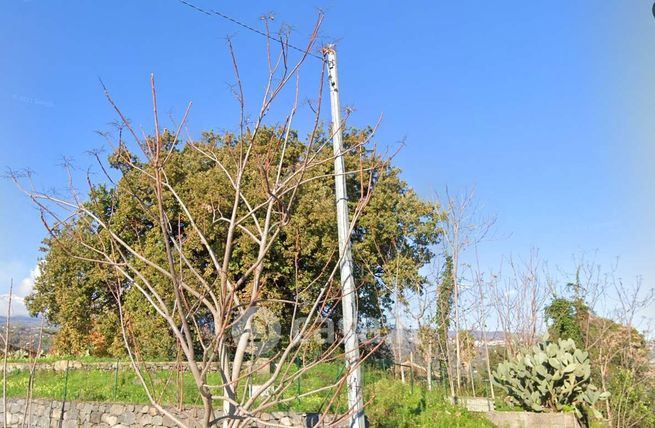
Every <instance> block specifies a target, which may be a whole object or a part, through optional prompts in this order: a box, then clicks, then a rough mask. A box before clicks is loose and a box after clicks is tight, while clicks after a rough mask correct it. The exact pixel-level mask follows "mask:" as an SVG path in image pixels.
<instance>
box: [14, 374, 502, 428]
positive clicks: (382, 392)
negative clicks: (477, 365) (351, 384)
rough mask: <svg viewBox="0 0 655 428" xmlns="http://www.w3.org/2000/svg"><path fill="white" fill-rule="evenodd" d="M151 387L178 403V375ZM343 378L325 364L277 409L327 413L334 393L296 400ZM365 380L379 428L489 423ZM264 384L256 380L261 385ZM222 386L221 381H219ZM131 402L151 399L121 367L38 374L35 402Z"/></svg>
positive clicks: (156, 378) (464, 427)
mask: <svg viewBox="0 0 655 428" xmlns="http://www.w3.org/2000/svg"><path fill="white" fill-rule="evenodd" d="M148 373H149V376H148V382H149V384H150V385H152V386H153V388H152V390H153V391H155V396H156V398H157V399H158V400H159V401H160V402H161V403H163V404H168V405H174V404H177V403H178V402H179V401H178V400H179V399H180V397H179V396H178V388H177V373H176V372H174V371H163V370H157V371H151V372H148ZM341 374H342V365H341V364H324V365H321V366H318V367H315V368H313V369H312V370H310V371H309V372H308V373H306V374H305V375H303V377H302V378H301V379H300V381H299V382H294V383H293V384H292V385H290V387H289V388H288V389H287V391H286V392H285V397H286V398H290V399H291V400H290V401H289V402H287V403H285V404H284V405H279V406H277V407H276V408H273V409H270V410H271V411H275V410H290V411H297V412H320V411H322V410H324V409H325V407H326V405H327V403H328V400H329V398H330V397H331V396H332V392H331V391H323V392H321V393H315V394H312V395H309V396H306V397H302V398H300V399H296V398H295V397H296V396H297V395H298V394H302V393H304V392H307V391H311V390H313V389H316V388H318V387H321V386H325V385H329V384H331V383H334V381H335V380H336V379H338V378H339V377H340V376H341ZM211 376H212V378H210V379H209V380H210V382H211V381H216V382H217V381H218V379H217V376H218V374H216V373H212V374H211ZM363 377H364V381H365V386H366V388H365V391H366V394H365V401H366V402H367V406H366V412H367V415H368V417H369V419H370V421H371V423H372V424H371V425H372V426H375V427H381V428H384V427H401V428H402V427H435V428H441V427H443V428H445V427H455V428H469V427H471V428H472V427H485V426H489V427H491V426H492V425H491V424H489V423H488V422H487V421H486V420H485V419H484V418H483V417H482V416H479V415H476V414H472V413H469V412H467V411H465V410H463V409H461V408H459V407H456V406H452V405H451V404H450V403H449V402H448V401H447V399H446V395H445V394H444V392H443V391H442V390H440V389H439V390H437V391H432V392H430V391H427V390H426V388H425V387H424V386H423V385H422V384H420V383H418V382H417V383H416V384H414V385H410V384H403V383H401V382H400V381H398V380H394V379H393V378H391V377H390V375H389V373H388V372H387V371H384V370H381V369H378V368H376V367H372V366H366V367H364V368H363ZM28 380H29V373H28V372H27V371H24V370H23V371H14V372H12V373H10V374H8V376H7V387H8V390H7V395H8V396H9V397H17V398H18V397H21V398H23V397H26V396H27V385H28ZM262 380H263V379H261V378H260V379H253V382H254V383H259V382H261V381H262ZM217 383H218V382H217ZM64 396H66V400H69V401H70V400H80V401H100V402H105V401H106V402H127V403H134V404H148V403H149V400H148V398H147V396H146V394H145V392H144V390H143V387H142V386H141V384H140V382H139V380H138V379H137V377H136V375H135V374H134V372H133V371H132V370H131V369H128V368H121V369H120V370H119V371H118V373H116V371H113V370H112V371H107V370H95V369H94V370H74V369H71V370H69V371H68V375H66V372H55V371H50V370H41V371H37V372H36V375H35V380H34V388H33V397H34V398H46V399H56V400H63V399H64ZM182 401H183V402H184V404H186V405H198V404H200V398H199V395H198V392H197V390H196V387H195V384H194V382H193V379H192V378H191V375H190V374H188V373H184V375H183V388H182ZM345 409H346V398H345V391H341V393H340V394H339V396H338V397H337V400H336V402H335V403H334V406H333V407H332V408H331V411H333V412H343V411H345Z"/></svg>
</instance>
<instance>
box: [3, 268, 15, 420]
mask: <svg viewBox="0 0 655 428" xmlns="http://www.w3.org/2000/svg"><path fill="white" fill-rule="evenodd" d="M13 291H14V280H13V278H12V280H11V284H10V285H9V301H8V302H7V323H6V324H5V355H4V358H3V364H2V415H3V421H4V427H5V428H7V426H8V425H7V354H8V353H9V324H10V320H11V298H12V296H13Z"/></svg>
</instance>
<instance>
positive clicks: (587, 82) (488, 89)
mask: <svg viewBox="0 0 655 428" xmlns="http://www.w3.org/2000/svg"><path fill="white" fill-rule="evenodd" d="M195 3H196V4H198V5H199V6H202V7H206V8H214V9H216V10H220V11H221V12H223V13H225V14H228V15H231V16H234V17H238V18H239V19H241V20H243V21H244V22H246V23H248V24H250V25H253V26H258V25H261V21H260V20H259V17H260V16H261V15H263V14H268V13H270V12H271V11H272V12H273V13H274V14H275V16H276V20H275V21H274V23H275V24H276V25H279V24H282V23H287V24H291V25H292V26H293V27H294V30H295V32H294V34H293V40H292V41H293V42H295V43H297V44H301V43H302V40H303V39H304V37H305V36H306V35H307V34H308V33H309V32H310V30H311V26H312V23H313V21H314V19H315V16H316V10H317V8H321V9H322V10H324V11H325V12H326V14H327V15H326V20H325V23H324V26H323V28H322V31H321V33H322V34H321V40H322V41H336V42H337V44H338V52H339V68H340V80H341V92H342V104H344V105H349V106H352V107H354V108H355V113H354V114H353V116H352V119H351V121H350V123H351V124H352V125H355V126H365V125H368V124H372V123H374V122H375V121H376V119H377V117H378V116H379V115H380V113H384V121H383V122H382V125H381V128H380V130H379V133H378V139H377V140H378V142H379V143H380V144H382V145H390V146H394V145H396V144H398V143H399V142H400V141H404V142H405V146H404V148H403V149H402V151H401V152H400V154H399V155H398V156H397V158H396V163H397V165H398V166H400V167H401V168H402V169H403V170H404V177H405V178H406V179H407V181H408V182H409V183H410V184H411V185H412V186H413V187H414V188H416V189H417V190H418V191H419V193H421V194H422V195H423V196H425V197H429V198H432V197H434V193H435V192H436V191H443V189H444V188H445V186H446V185H447V186H449V188H450V189H451V191H455V192H457V191H461V190H462V189H465V188H470V187H476V189H477V195H478V199H479V200H480V203H481V204H482V205H483V206H484V209H485V211H486V212H488V213H489V214H495V215H496V216H497V217H498V223H497V225H496V234H495V235H496V236H497V237H498V238H497V239H495V240H494V241H493V242H491V243H489V244H487V245H486V246H485V248H483V249H482V251H484V256H483V262H484V263H485V264H486V265H487V266H485V267H494V266H495V265H496V264H497V261H498V259H499V257H500V256H501V255H509V254H512V255H515V256H519V255H527V253H528V252H529V251H530V249H531V248H535V247H536V248H539V249H540V253H541V255H542V256H543V257H544V258H546V259H548V260H549V262H550V264H551V265H553V266H558V267H561V268H562V269H564V270H566V269H571V267H572V265H571V260H572V256H573V255H574V254H580V253H587V254H595V257H596V259H597V260H598V261H599V262H601V263H603V264H605V265H606V266H609V265H610V264H612V262H613V261H614V260H615V259H616V258H617V257H618V258H620V265H619V266H620V268H619V274H620V275H621V276H623V277H624V278H626V279H627V280H631V279H632V278H633V277H634V276H636V275H643V278H644V286H645V287H646V288H652V284H653V282H654V281H655V267H654V263H653V260H655V246H653V239H654V238H655V222H653V218H654V214H655V202H654V201H655V186H653V182H654V179H655V174H654V172H653V165H654V163H655V144H654V142H653V135H655V120H653V118H655V97H654V95H655V91H654V89H655V85H654V84H653V79H655V77H654V76H655V59H654V58H653V57H654V56H655V54H654V50H653V46H654V45H655V19H654V18H653V16H652V15H651V6H652V3H651V2H650V1H642V0H634V1H619V0H606V1H602V2H597V1H591V0H587V1H580V0H567V1H563V0H562V1H550V2H547V3H544V2H526V1H513V2H510V1H502V2H479V1H475V2H474V1H457V2H453V1H450V2H445V1H433V2H401V3H398V2H386V1H382V2H380V1H377V2H371V1H357V2H346V1H334V0H311V1H285V2H275V3H270V2H269V3H266V2H263V1H253V2H248V4H245V2H236V1H215V0H197V1H195ZM226 35H232V36H234V40H235V45H236V48H237V52H238V55H239V60H240V62H241V67H242V70H243V74H244V81H245V82H246V84H248V83H250V86H247V87H249V88H253V89H252V94H254V93H255V92H256V91H255V88H256V87H257V86H256V85H258V84H259V85H261V79H262V77H263V76H264V74H263V70H262V65H263V63H262V60H263V56H262V55H263V46H264V44H263V40H262V39H261V37H259V36H257V35H255V34H252V33H249V32H247V31H246V30H243V29H242V28H240V27H237V26H235V25H233V24H231V23H229V22H227V21H224V20H221V19H219V18H216V17H207V16H205V15H201V14H199V13H197V12H194V11H193V10H191V9H189V8H188V7H186V6H184V5H182V4H180V3H179V2H178V1H176V0H157V1H155V0H141V1H138V2H136V1H129V2H128V1H95V2H83V1H65V2H53V1H43V0H25V1H20V0H8V1H5V2H3V13H2V14H1V15H0V52H1V53H0V76H1V77H0V145H1V153H2V157H0V166H1V167H3V168H5V167H11V168H25V167H29V168H31V169H32V170H34V171H35V172H36V174H37V175H36V181H37V182H38V183H40V184H41V185H43V186H45V187H47V186H51V185H52V186H54V185H58V184H63V180H64V175H63V174H62V172H61V168H60V167H59V166H58V165H59V164H60V163H61V159H62V157H64V156H69V157H72V158H74V159H75V161H76V163H77V164H78V165H79V166H80V167H82V168H83V167H84V166H86V165H89V164H91V159H90V158H88V156H87V155H85V152H86V151H87V150H89V149H91V148H97V147H101V146H102V145H103V140H102V139H101V138H100V137H99V136H98V135H97V134H96V133H95V131H96V130H107V129H110V126H109V123H110V122H111V121H113V120H114V119H115V116H114V114H113V112H112V110H111V108H110V107H109V105H108V104H107V102H106V101H105V99H104V97H103V93H102V90H101V88H100V84H99V80H98V78H101V79H102V80H103V81H104V82H105V83H106V85H107V86H108V87H109V89H110V91H111V92H112V94H113V96H114V97H115V98H116V100H117V101H118V102H119V104H120V105H121V106H122V107H123V108H124V109H125V110H126V112H127V113H128V115H129V116H130V117H131V118H132V119H133V120H134V122H135V123H139V124H142V125H143V126H144V127H146V128H147V127H148V126H149V125H150V104H149V103H150V99H149V87H148V79H149V74H150V73H151V72H154V73H155V74H156V76H157V81H158V87H159V92H160V103H159V104H160V111H162V112H165V114H166V115H168V114H169V113H170V114H171V115H173V116H176V117H177V118H179V117H181V115H182V113H183V112H184V108H185V106H186V103H187V102H188V101H190V100H191V101H193V104H194V106H193V109H192V113H191V119H190V122H189V126H190V129H191V131H192V132H194V133H195V134H196V135H197V134H198V133H199V132H200V131H202V130H206V129H217V130H221V129H233V128H234V127H235V124H236V120H237V116H236V109H235V107H236V105H235V103H234V102H233V99H232V97H231V95H230V91H229V83H230V82H231V81H232V80H233V78H232V69H231V65H230V59H229V56H228V53H227V50H226V47H225V36H226ZM318 67H319V62H318V61H315V64H310V65H309V67H308V71H306V72H305V73H306V75H307V79H308V81H309V79H311V78H312V77H314V80H316V77H317V75H316V73H317V71H318ZM312 73H314V74H312ZM312 82H313V81H312ZM249 95H251V94H250V93H249ZM0 234H1V236H2V240H1V241H0V293H5V292H6V291H7V290H8V282H9V278H11V277H13V278H14V280H15V281H16V283H17V284H22V285H21V286H20V287H19V291H18V294H21V293H22V294H24V293H25V292H26V291H27V290H28V289H29V283H30V280H29V277H30V272H31V271H32V270H33V268H34V266H35V264H36V260H37V258H38V254H39V253H38V247H39V243H40V241H41V239H42V238H43V236H44V230H43V228H42V227H41V225H40V221H39V217H38V213H37V212H36V211H35V210H34V209H33V208H32V207H31V205H30V204H29V202H28V201H27V200H26V199H25V198H24V197H23V196H22V195H21V194H19V192H18V191H17V190H16V189H15V187H14V186H13V185H12V184H11V183H9V182H8V181H2V182H0ZM652 309H654V308H652V307H651V308H650V309H649V310H652Z"/></svg>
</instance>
